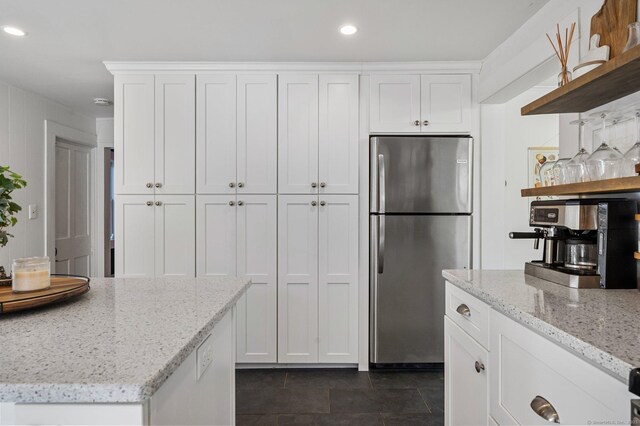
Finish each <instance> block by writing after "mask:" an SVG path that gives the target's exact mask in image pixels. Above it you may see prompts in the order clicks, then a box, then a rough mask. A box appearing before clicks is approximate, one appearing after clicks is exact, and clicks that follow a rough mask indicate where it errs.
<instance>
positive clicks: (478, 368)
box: [475, 361, 484, 373]
mask: <svg viewBox="0 0 640 426" xmlns="http://www.w3.org/2000/svg"><path fill="white" fill-rule="evenodd" d="M475 367H476V372H477V373H479V372H481V371H484V364H483V363H481V362H480V361H476V365H475Z"/></svg>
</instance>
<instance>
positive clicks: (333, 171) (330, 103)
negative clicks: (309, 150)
mask: <svg viewBox="0 0 640 426" xmlns="http://www.w3.org/2000/svg"><path fill="white" fill-rule="evenodd" d="M319 86H320V118H319V119H320V125H319V148H318V152H319V165H318V170H319V177H318V180H319V181H320V184H319V187H320V194H357V193H358V130H359V129H358V111H359V108H358V102H359V98H358V76H357V75H356V74H342V75H340V74H337V75H330V74H326V75H321V76H320V84H319Z"/></svg>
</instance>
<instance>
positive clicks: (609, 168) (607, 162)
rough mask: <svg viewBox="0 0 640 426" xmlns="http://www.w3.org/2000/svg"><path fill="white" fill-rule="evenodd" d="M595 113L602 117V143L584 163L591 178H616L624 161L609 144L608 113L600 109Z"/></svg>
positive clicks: (620, 172) (618, 152)
mask: <svg viewBox="0 0 640 426" xmlns="http://www.w3.org/2000/svg"><path fill="white" fill-rule="evenodd" d="M597 115H598V116H599V117H600V118H601V119H602V131H601V134H600V140H601V141H602V143H601V144H600V146H599V147H598V148H597V149H596V150H595V151H593V154H591V155H590V156H589V158H587V161H586V163H587V171H588V172H589V178H590V179H591V180H601V179H613V178H617V177H619V176H620V175H621V174H622V170H621V169H622V167H620V166H621V165H622V163H623V161H624V157H623V155H622V154H621V153H620V151H617V150H616V149H614V148H612V147H611V146H610V145H609V140H610V138H609V135H608V134H607V117H608V116H609V113H608V112H607V111H601V112H598V113H597Z"/></svg>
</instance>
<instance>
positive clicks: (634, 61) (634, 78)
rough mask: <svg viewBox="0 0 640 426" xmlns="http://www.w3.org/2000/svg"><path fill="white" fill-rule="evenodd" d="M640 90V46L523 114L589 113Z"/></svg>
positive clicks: (536, 101)
mask: <svg viewBox="0 0 640 426" xmlns="http://www.w3.org/2000/svg"><path fill="white" fill-rule="evenodd" d="M638 91H640V46H636V47H634V48H632V49H630V50H628V51H627V52H624V53H622V54H620V55H618V56H616V57H615V58H613V59H611V60H610V61H607V62H605V63H604V64H602V65H600V66H599V67H598V68H596V69H594V70H592V71H589V72H588V73H586V74H585V75H582V76H580V77H578V78H576V79H575V80H572V81H570V82H569V83H568V84H565V85H564V86H562V87H558V88H557V89H555V90H554V91H552V92H550V93H548V94H546V95H544V96H543V97H541V98H539V99H537V100H535V101H533V102H531V103H530V104H528V105H525V106H524V107H522V109H521V110H520V112H521V114H522V115H536V114H561V113H570V112H585V111H589V110H592V109H594V108H597V107H599V106H601V105H604V104H606V103H609V102H611V101H615V100H616V99H620V98H622V97H624V96H627V95H630V94H632V93H635V92H638Z"/></svg>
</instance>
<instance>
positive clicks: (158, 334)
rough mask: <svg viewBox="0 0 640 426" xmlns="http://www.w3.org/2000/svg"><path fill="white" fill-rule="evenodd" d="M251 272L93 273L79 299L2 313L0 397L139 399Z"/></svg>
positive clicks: (218, 315)
mask: <svg viewBox="0 0 640 426" xmlns="http://www.w3.org/2000/svg"><path fill="white" fill-rule="evenodd" d="M249 283H250V281H249V279H248V278H157V279H147V278H118V279H112V278H92V279H91V290H90V291H89V292H88V293H86V294H85V295H83V296H80V297H79V298H77V299H74V300H70V301H68V302H63V303H59V304H54V305H50V306H49V307H45V308H42V309H37V310H33V311H25V312H22V313H14V314H4V315H1V316H0V402H26V403H28V402H39V403H42V402H52V403H53V402H59V403H62V402H141V401H145V400H146V399H148V398H149V397H151V395H153V394H154V393H155V391H156V390H158V388H159V387H160V386H161V385H162V384H163V383H164V381H165V380H166V379H167V378H168V377H169V375H170V374H171V373H173V371H175V370H176V369H177V368H178V366H180V364H181V363H182V362H183V361H184V360H185V359H186V358H187V356H189V354H191V353H192V352H193V350H194V349H195V348H196V347H197V346H198V345H200V343H202V342H203V341H204V339H205V338H206V337H207V336H208V335H209V333H210V332H211V330H213V328H214V326H215V325H216V324H217V323H218V321H220V320H221V319H222V317H223V316H224V315H225V313H226V312H228V311H229V310H230V309H231V308H232V307H233V306H234V305H235V303H236V302H237V300H238V299H239V298H240V296H242V294H243V293H244V292H245V291H246V289H247V288H248V286H249Z"/></svg>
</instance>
